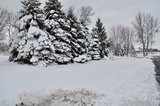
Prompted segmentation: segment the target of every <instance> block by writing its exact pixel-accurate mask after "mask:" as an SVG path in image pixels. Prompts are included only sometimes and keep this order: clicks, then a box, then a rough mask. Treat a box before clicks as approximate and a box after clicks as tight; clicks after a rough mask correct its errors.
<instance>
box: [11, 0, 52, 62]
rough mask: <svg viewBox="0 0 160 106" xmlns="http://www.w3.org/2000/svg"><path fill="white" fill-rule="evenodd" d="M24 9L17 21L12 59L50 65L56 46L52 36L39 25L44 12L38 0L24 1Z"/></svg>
mask: <svg viewBox="0 0 160 106" xmlns="http://www.w3.org/2000/svg"><path fill="white" fill-rule="evenodd" d="M22 4H23V9H22V10H21V16H20V19H19V21H18V22H17V24H16V26H17V33H16V34H15V37H14V41H13V42H12V49H11V56H10V61H16V62H19V63H28V64H34V65H37V64H38V63H40V62H41V63H42V64H44V65H50V64H52V63H53V62H54V55H53V54H54V47H53V46H52V44H51V42H50V41H51V39H52V38H51V37H50V36H49V34H48V33H47V32H45V31H44V30H42V29H41V26H39V25H40V24H39V20H42V19H40V17H39V15H40V14H42V13H41V12H40V11H41V9H40V8H39V6H40V5H41V3H40V2H39V1H38V0H24V1H22Z"/></svg>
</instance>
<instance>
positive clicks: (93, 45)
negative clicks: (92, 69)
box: [89, 28, 101, 60]
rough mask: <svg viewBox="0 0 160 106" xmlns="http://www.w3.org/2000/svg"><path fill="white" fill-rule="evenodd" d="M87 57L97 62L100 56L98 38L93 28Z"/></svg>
mask: <svg viewBox="0 0 160 106" xmlns="http://www.w3.org/2000/svg"><path fill="white" fill-rule="evenodd" d="M89 45H90V46H89V55H90V56H91V58H92V60H98V59H100V58H101V56H100V42H99V38H98V34H97V31H96V29H95V28H93V29H92V33H91V38H90V44H89Z"/></svg>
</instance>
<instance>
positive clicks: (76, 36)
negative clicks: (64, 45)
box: [67, 7, 87, 57]
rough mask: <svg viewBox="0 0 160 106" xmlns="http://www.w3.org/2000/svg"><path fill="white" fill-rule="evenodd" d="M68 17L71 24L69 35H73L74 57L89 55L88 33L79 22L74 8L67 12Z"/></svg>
mask: <svg viewBox="0 0 160 106" xmlns="http://www.w3.org/2000/svg"><path fill="white" fill-rule="evenodd" d="M67 17H68V20H69V22H70V30H69V33H70V34H71V35H72V37H71V38H70V39H71V47H72V53H73V56H75V57H77V56H79V55H83V54H85V53H87V44H86V41H87V31H84V30H86V29H84V27H83V26H82V25H81V24H80V22H78V19H77V17H76V15H75V13H74V7H70V8H69V9H68V12H67Z"/></svg>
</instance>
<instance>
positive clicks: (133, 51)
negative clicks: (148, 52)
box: [129, 45, 137, 57]
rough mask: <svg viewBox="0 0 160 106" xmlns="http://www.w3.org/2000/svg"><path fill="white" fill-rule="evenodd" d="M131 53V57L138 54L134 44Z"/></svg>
mask: <svg viewBox="0 0 160 106" xmlns="http://www.w3.org/2000/svg"><path fill="white" fill-rule="evenodd" d="M129 53H130V56H131V57H135V56H136V54H137V53H136V50H135V48H134V46H133V45H131V47H130V52H129Z"/></svg>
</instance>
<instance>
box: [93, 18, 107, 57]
mask: <svg viewBox="0 0 160 106" xmlns="http://www.w3.org/2000/svg"><path fill="white" fill-rule="evenodd" d="M95 31H96V33H97V35H98V38H99V42H100V48H99V49H100V56H101V58H103V57H104V56H105V55H107V54H106V48H107V45H108V43H107V33H106V29H105V27H104V26H103V23H102V22H101V20H100V18H98V20H97V22H96V27H95Z"/></svg>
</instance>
